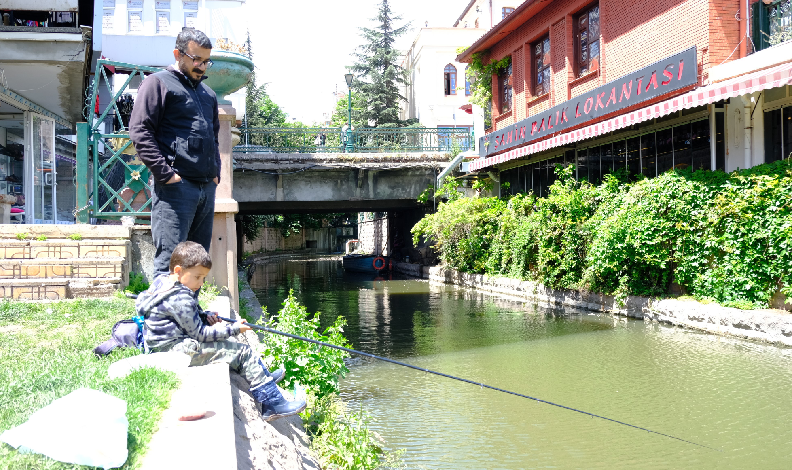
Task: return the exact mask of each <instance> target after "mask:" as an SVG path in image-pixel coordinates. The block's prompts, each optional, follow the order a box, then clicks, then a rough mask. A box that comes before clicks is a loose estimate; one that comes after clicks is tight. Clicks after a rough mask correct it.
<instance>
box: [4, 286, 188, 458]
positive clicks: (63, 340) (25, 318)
mask: <svg viewBox="0 0 792 470" xmlns="http://www.w3.org/2000/svg"><path fill="white" fill-rule="evenodd" d="M133 314H134V301H132V300H129V299H126V298H120V297H119V298H114V299H110V300H97V299H86V300H75V301H61V302H54V303H27V302H14V301H9V300H2V301H0V433H2V432H3V431H5V430H7V429H10V428H12V427H15V426H18V425H20V424H22V423H24V422H25V421H26V420H27V419H28V417H29V416H30V415H31V414H33V413H34V412H35V411H37V410H39V409H41V408H43V407H45V406H46V405H48V404H50V403H51V402H52V401H53V400H55V399H57V398H60V397H62V396H65V395H67V394H69V393H70V392H72V391H74V390H76V389H78V388H81V387H88V388H92V389H95V390H100V391H102V392H105V393H107V394H110V395H113V396H116V397H118V398H121V399H123V400H125V401H126V402H127V418H128V420H129V432H128V434H127V448H128V449H129V458H128V459H127V462H126V463H125V464H124V466H123V467H121V468H124V469H134V468H138V467H139V466H140V465H141V463H142V458H143V456H144V455H145V451H146V448H147V445H148V442H149V441H150V439H151V436H152V435H153V434H154V431H155V430H156V427H157V423H158V422H159V419H160V416H161V415H162V412H163V411H164V410H165V409H166V408H167V407H168V405H169V403H170V396H171V393H172V391H173V390H174V389H175V388H176V386H177V385H178V379H177V378H176V376H175V375H174V374H173V373H170V372H161V371H158V370H154V369H141V370H138V371H136V372H134V373H132V374H130V375H129V376H127V377H126V378H124V379H116V380H110V379H108V377H107V369H108V367H109V366H110V364H111V363H113V362H115V361H118V360H120V359H122V358H125V357H130V356H133V355H137V354H139V353H140V352H139V351H138V350H136V349H134V348H120V349H116V350H115V351H113V352H112V353H111V354H110V355H109V356H107V357H105V358H102V359H98V358H97V357H96V356H95V355H94V354H93V348H94V347H96V346H97V345H98V344H99V343H101V342H103V341H105V340H107V339H108V338H109V337H110V330H111V328H112V326H113V325H114V324H115V323H116V322H117V321H119V320H122V319H128V318H131V317H132V316H133ZM0 468H26V469H27V468H30V469H71V468H87V467H81V466H78V465H72V464H65V463H62V462H58V461H55V460H52V459H50V458H48V457H44V456H42V455H38V454H22V453H19V452H17V451H16V450H15V449H13V448H12V447H10V446H9V445H7V444H5V443H0Z"/></svg>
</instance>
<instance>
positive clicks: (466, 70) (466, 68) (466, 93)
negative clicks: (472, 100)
mask: <svg viewBox="0 0 792 470" xmlns="http://www.w3.org/2000/svg"><path fill="white" fill-rule="evenodd" d="M469 67H470V66H469V65H468V66H467V67H465V96H470V78H469V77H468V68H469Z"/></svg>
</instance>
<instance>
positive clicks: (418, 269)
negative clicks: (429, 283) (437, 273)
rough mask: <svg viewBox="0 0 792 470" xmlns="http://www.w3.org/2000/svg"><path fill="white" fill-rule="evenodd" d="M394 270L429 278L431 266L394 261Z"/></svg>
mask: <svg viewBox="0 0 792 470" xmlns="http://www.w3.org/2000/svg"><path fill="white" fill-rule="evenodd" d="M393 270H394V271H395V272H397V273H401V274H406V275H408V276H412V277H419V278H422V279H429V266H423V265H420V264H412V263H393Z"/></svg>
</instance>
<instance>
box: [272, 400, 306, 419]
mask: <svg viewBox="0 0 792 470" xmlns="http://www.w3.org/2000/svg"><path fill="white" fill-rule="evenodd" d="M305 406H306V403H305V400H293V401H289V400H287V399H285V398H283V397H282V396H281V397H280V399H278V400H272V401H271V402H269V403H265V404H264V405H263V410H262V411H261V418H262V419H263V420H264V421H272V420H275V419H278V418H283V417H286V416H292V415H296V414H297V413H299V412H301V411H302V410H304V409H305Z"/></svg>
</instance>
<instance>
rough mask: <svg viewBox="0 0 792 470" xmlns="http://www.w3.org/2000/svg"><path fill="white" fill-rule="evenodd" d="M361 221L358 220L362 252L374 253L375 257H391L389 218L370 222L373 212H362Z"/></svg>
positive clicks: (379, 218) (380, 218)
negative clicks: (370, 215)
mask: <svg viewBox="0 0 792 470" xmlns="http://www.w3.org/2000/svg"><path fill="white" fill-rule="evenodd" d="M361 214H362V215H363V217H362V219H363V220H361V219H360V218H359V219H358V240H360V251H362V252H364V253H373V254H375V255H382V256H390V255H391V247H390V240H389V238H390V237H389V236H388V234H389V228H390V221H389V219H388V218H387V217H378V218H374V219H373V220H368V218H369V217H368V215H369V214H373V213H372V212H361Z"/></svg>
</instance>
